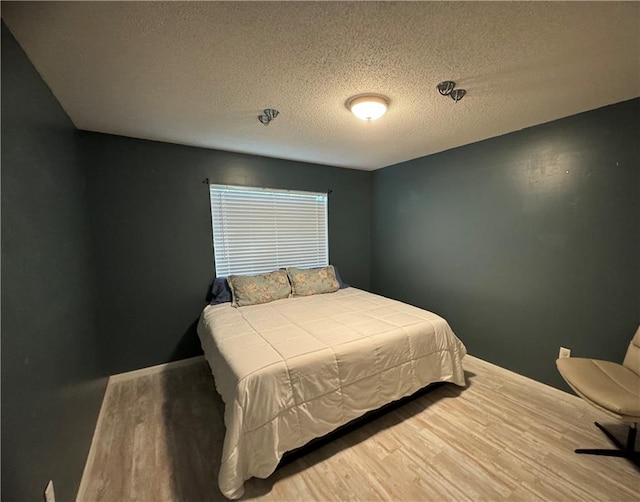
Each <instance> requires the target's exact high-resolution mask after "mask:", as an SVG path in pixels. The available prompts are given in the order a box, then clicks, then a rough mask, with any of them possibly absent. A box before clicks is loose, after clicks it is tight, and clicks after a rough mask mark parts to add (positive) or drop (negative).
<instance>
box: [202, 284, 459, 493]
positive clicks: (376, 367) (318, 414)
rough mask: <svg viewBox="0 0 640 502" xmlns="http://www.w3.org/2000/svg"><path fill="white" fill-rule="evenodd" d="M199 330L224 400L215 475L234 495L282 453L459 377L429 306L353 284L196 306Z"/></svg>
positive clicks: (451, 342) (443, 326)
mask: <svg viewBox="0 0 640 502" xmlns="http://www.w3.org/2000/svg"><path fill="white" fill-rule="evenodd" d="M198 335H199V337H200V340H201V344H202V347H203V350H204V353H205V358H206V359H207V361H208V363H209V365H210V367H211V369H212V373H213V376H214V380H215V385H216V389H217V391H218V393H219V394H220V396H221V397H222V399H223V401H224V403H225V413H224V422H225V426H226V435H225V439H224V445H223V451H222V459H221V466H220V471H219V475H218V483H219V486H220V490H221V491H222V493H223V494H224V495H225V496H226V497H228V498H230V499H236V498H239V497H241V496H242V495H243V493H244V488H243V485H244V482H245V480H247V479H249V478H251V477H254V476H255V477H259V478H266V477H268V476H269V475H270V474H271V473H272V472H273V471H274V470H275V469H276V467H277V465H278V462H279V461H280V459H281V457H282V456H283V454H284V453H285V452H288V451H291V450H294V449H296V448H298V447H300V446H302V445H304V444H306V443H308V442H309V441H310V440H312V439H314V438H317V437H321V436H324V435H326V434H328V433H329V432H331V431H333V430H335V429H336V428H338V427H340V426H342V425H344V424H346V423H348V422H350V421H352V420H353V419H356V418H357V417H360V416H362V415H364V414H365V413H367V412H369V411H371V410H375V409H378V408H380V407H381V406H383V405H385V404H387V403H390V402H392V401H396V400H398V399H400V398H402V397H405V396H409V395H411V394H413V393H415V392H416V391H418V390H419V389H421V388H423V387H425V386H427V385H429V384H431V383H434V382H451V383H453V384H456V385H459V386H464V385H465V379H464V371H463V368H462V358H463V357H464V355H465V354H466V349H465V347H464V345H463V344H462V342H461V341H460V340H459V339H458V338H457V337H456V336H455V334H454V333H453V331H452V330H451V328H450V327H449V325H448V323H447V322H446V321H445V320H444V319H443V318H442V317H439V316H438V315H436V314H434V313H432V312H428V311H426V310H422V309H419V308H417V307H413V306H411V305H407V304H405V303H401V302H398V301H395V300H391V299H389V298H384V297H382V296H378V295H375V294H372V293H368V292H366V291H362V290H360V289H357V288H353V287H347V288H345V289H339V290H338V291H336V292H332V293H325V294H314V295H310V296H300V297H291V298H284V299H279V300H275V301H270V302H268V303H262V304H258V305H250V306H239V307H233V306H232V305H231V304H230V303H222V304H219V305H209V306H207V307H205V309H204V311H203V312H202V315H201V317H200V321H199V324H198Z"/></svg>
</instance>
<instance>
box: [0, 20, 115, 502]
mask: <svg viewBox="0 0 640 502" xmlns="http://www.w3.org/2000/svg"><path fill="white" fill-rule="evenodd" d="M85 205H86V200H85V187H84V177H83V169H82V166H81V165H80V164H79V161H78V156H77V138H76V133H75V128H74V127H73V124H72V123H71V121H70V120H69V118H68V117H67V116H66V114H65V113H64V111H63V110H62V108H60V106H59V104H58V102H57V101H56V100H55V98H54V97H53V95H52V94H51V93H50V91H49V89H48V88H47V86H46V85H45V84H44V82H43V81H42V80H41V79H40V76H39V75H38V74H37V73H36V71H35V69H34V68H33V66H31V63H30V62H29V61H28V59H27V58H26V56H25V54H24V53H23V52H22V50H21V49H20V47H19V46H18V44H17V43H16V41H15V40H14V39H13V37H12V36H11V34H10V33H9V31H8V30H7V29H6V27H5V26H4V24H3V25H2V500H6V501H27V500H42V499H43V492H44V489H45V486H46V484H47V482H48V480H49V479H53V480H54V483H55V490H56V495H57V498H58V500H73V499H74V498H75V495H76V491H77V488H78V484H79V482H80V476H81V475H82V469H83V467H84V463H85V460H86V456H87V453H88V451H89V445H90V442H91V438H92V435H93V429H94V427H95V423H96V418H97V414H98V410H99V407H100V403H101V400H102V396H103V394H104V388H105V384H106V379H104V378H99V377H100V376H101V375H102V374H103V373H102V371H101V362H100V359H99V354H98V345H97V333H96V330H95V327H94V315H93V299H92V293H91V290H92V284H93V278H92V272H91V268H92V264H91V261H90V252H89V239H88V235H89V234H88V224H87V223H88V222H87V215H86V212H85Z"/></svg>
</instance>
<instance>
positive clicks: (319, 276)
mask: <svg viewBox="0 0 640 502" xmlns="http://www.w3.org/2000/svg"><path fill="white" fill-rule="evenodd" d="M287 275H288V276H289V281H290V282H291V292H292V293H293V296H310V295H317V294H321V293H333V292H335V291H338V289H340V284H338V281H337V279H336V274H335V271H334V269H333V266H332V265H329V266H327V267H322V268H308V269H302V268H296V267H289V268H287Z"/></svg>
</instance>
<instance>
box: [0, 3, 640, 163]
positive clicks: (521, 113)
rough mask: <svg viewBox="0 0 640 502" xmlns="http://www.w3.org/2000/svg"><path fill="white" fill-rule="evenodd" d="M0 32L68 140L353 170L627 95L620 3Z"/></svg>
mask: <svg viewBox="0 0 640 502" xmlns="http://www.w3.org/2000/svg"><path fill="white" fill-rule="evenodd" d="M2 19H3V21H4V22H5V23H6V24H7V26H8V27H9V29H10V30H11V31H12V33H13V34H14V36H15V37H16V39H17V40H18V42H19V43H20V44H21V46H22V47H23V49H24V50H25V52H26V53H27V55H28V56H29V58H30V59H31V61H32V62H33V64H34V66H35V67H36V69H37V70H38V71H39V72H40V74H41V75H42V77H43V78H44V80H45V82H46V83H47V84H48V85H49V87H50V88H51V90H52V92H53V94H54V95H55V96H56V98H57V99H58V100H59V101H60V103H61V105H62V106H63V108H64V109H65V111H66V112H67V113H68V115H69V117H70V118H71V120H72V121H73V122H74V124H75V125H76V126H77V127H78V128H79V129H85V130H90V131H98V132H104V133H111V134H118V135H125V136H132V137H137V138H146V139H153V140H161V141H168V142H172V143H181V144H187V145H196V146H202V147H207V148H216V149H222V150H230V151H238V152H245V153H253V154H259V155H265V156H270V157H281V158H286V159H293V160H301V161H308V162H315V163H320V164H329V165H335V166H341V167H350V168H357V169H366V170H372V169H377V168H380V167H384V166H388V165H391V164H395V163H398V162H402V161H405V160H410V159H414V158H417V157H421V156H424V155H428V154H431V153H435V152H439V151H443V150H446V149H449V148H453V147H456V146H460V145H463V144H467V143H471V142H475V141H479V140H482V139H485V138H490V137H494V136H497V135H501V134H504V133H507V132H511V131H514V130H518V129H522V128H524V127H528V126H531V125H535V124H540V123H543V122H548V121H551V120H555V119H557V118H561V117H565V116H568V115H573V114H575V113H579V112H582V111H586V110H590V109H593V108H597V107H600V106H604V105H607V104H611V103H616V102H619V101H624V100H627V99H631V98H634V97H637V96H639V95H640V4H639V3H637V2H568V3H565V2H561V3H552V2H543V3H538V2H496V3H485V2H479V3H476V2H466V3H463V2H224V3H219V2H42V3H37V2H15V3H14V2H3V4H2ZM448 79H451V80H455V81H456V82H457V83H458V87H462V88H465V89H466V90H467V95H466V96H465V97H464V99H463V100H462V101H460V102H458V103H454V102H453V101H452V100H451V99H450V98H448V97H442V96H440V95H439V94H438V92H437V90H436V88H435V86H436V84H437V83H438V82H440V81H442V80H448ZM363 92H373V93H380V94H384V95H386V96H388V97H389V98H390V100H391V105H390V107H389V111H388V112H387V114H386V115H385V116H384V117H383V118H382V119H380V120H378V121H375V122H371V123H365V122H362V121H360V120H358V119H356V118H355V117H354V116H353V115H352V114H351V113H350V112H349V111H348V110H347V109H346V107H345V101H346V100H347V99H348V98H349V97H350V96H352V95H354V94H359V93H363ZM267 107H270V108H276V109H277V110H279V111H280V116H279V117H278V118H276V119H275V120H274V121H273V122H272V123H271V124H270V125H269V126H268V127H265V126H263V125H262V124H260V123H259V122H258V120H257V116H258V115H259V114H260V113H261V112H262V109H263V108H267ZM176 167H179V166H176Z"/></svg>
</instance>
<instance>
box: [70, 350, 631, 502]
mask: <svg viewBox="0 0 640 502" xmlns="http://www.w3.org/2000/svg"><path fill="white" fill-rule="evenodd" d="M464 366H465V371H466V376H467V387H466V388H465V389H461V388H458V387H456V386H454V385H449V384H447V385H443V386H440V387H438V388H436V389H434V390H433V391H432V392H429V393H427V394H425V395H423V396H421V397H419V398H418V399H416V400H415V401H412V402H410V403H408V404H406V405H404V406H402V407H401V408H399V409H396V410H393V411H391V412H389V413H388V414H387V415H385V416H383V417H380V418H378V419H376V420H374V421H373V422H371V423H369V424H366V425H364V426H363V427H361V428H358V429H357V430H355V431H352V432H350V433H348V434H346V435H345V436H343V437H341V438H338V439H336V440H335V441H333V442H331V443H329V444H327V445H325V446H323V447H321V448H320V449H318V450H315V451H313V452H311V453H309V454H307V455H306V456H304V457H302V458H300V459H298V460H296V461H294V462H292V463H290V464H288V465H286V466H284V467H282V468H280V469H278V470H277V471H276V472H275V473H274V474H272V475H271V476H270V477H269V478H268V479H265V480H261V479H255V478H254V479H252V480H249V481H248V482H247V483H246V484H245V488H246V494H245V497H244V499H245V500H264V501H267V500H301V501H307V500H327V501H328V500H331V501H336V500H348V501H369V500H394V501H445V500H451V501H464V500H486V501H501V500H505V501H516V500H523V501H524V500H536V501H537V500H553V501H572V500H576V501H578V500H579V501H587V500H602V501H605V500H611V501H623V500H630V501H631V500H634V501H635V500H640V473H639V472H638V471H637V470H636V469H635V467H633V465H631V464H630V463H628V462H627V461H626V460H624V459H617V458H605V457H594V456H583V455H576V454H575V453H573V450H574V449H575V448H577V447H587V448H589V447H593V448H609V447H610V445H609V443H608V440H607V439H606V438H605V437H604V435H602V433H601V432H600V431H598V430H597V429H596V427H594V426H593V421H594V420H598V421H601V423H603V424H606V425H608V426H610V427H611V430H612V431H613V432H614V434H616V435H618V436H619V437H621V438H624V437H625V434H626V429H625V428H624V426H622V425H621V424H616V423H615V421H614V420H613V419H611V418H609V417H607V416H606V415H604V414H602V413H600V412H599V411H597V410H595V409H594V408H592V407H590V406H589V405H587V404H586V403H584V402H583V401H582V400H581V399H579V398H577V397H575V396H572V395H569V394H566V393H564V392H562V391H559V390H557V389H553V388H551V387H548V386H546V385H543V384H540V383H538V382H535V381H533V380H530V379H527V378H525V377H522V376H520V375H517V374H515V373H511V372H509V371H507V370H504V369H501V368H499V367H497V366H494V365H491V364H489V363H486V362H484V361H482V360H480V359H476V358H473V357H471V356H467V357H466V358H465V364H464ZM223 437H224V423H223V404H222V402H221V400H220V398H219V397H218V394H217V393H216V391H215V387H214V382H213V378H212V377H211V373H210V371H209V368H208V366H207V364H206V362H204V361H198V362H196V363H194V364H191V365H188V366H182V367H180V368H176V369H168V370H166V371H164V372H162V373H158V374H147V375H142V376H138V377H136V378H133V379H129V380H119V381H115V382H111V383H110V384H109V386H108V388H107V392H106V394H105V401H104V403H103V412H102V418H101V421H100V423H99V424H98V426H97V429H96V433H95V437H94V446H93V454H92V458H90V459H89V461H88V463H87V466H86V469H85V474H84V478H83V482H82V484H81V488H80V493H79V494H78V501H79V502H127V501H141V502H142V501H166V502H169V501H184V502H187V501H192V502H200V501H202V502H204V501H215V500H226V499H225V498H224V497H223V496H222V494H221V493H220V492H219V490H218V488H217V472H218V467H219V459H220V453H221V450H222V441H223Z"/></svg>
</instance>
